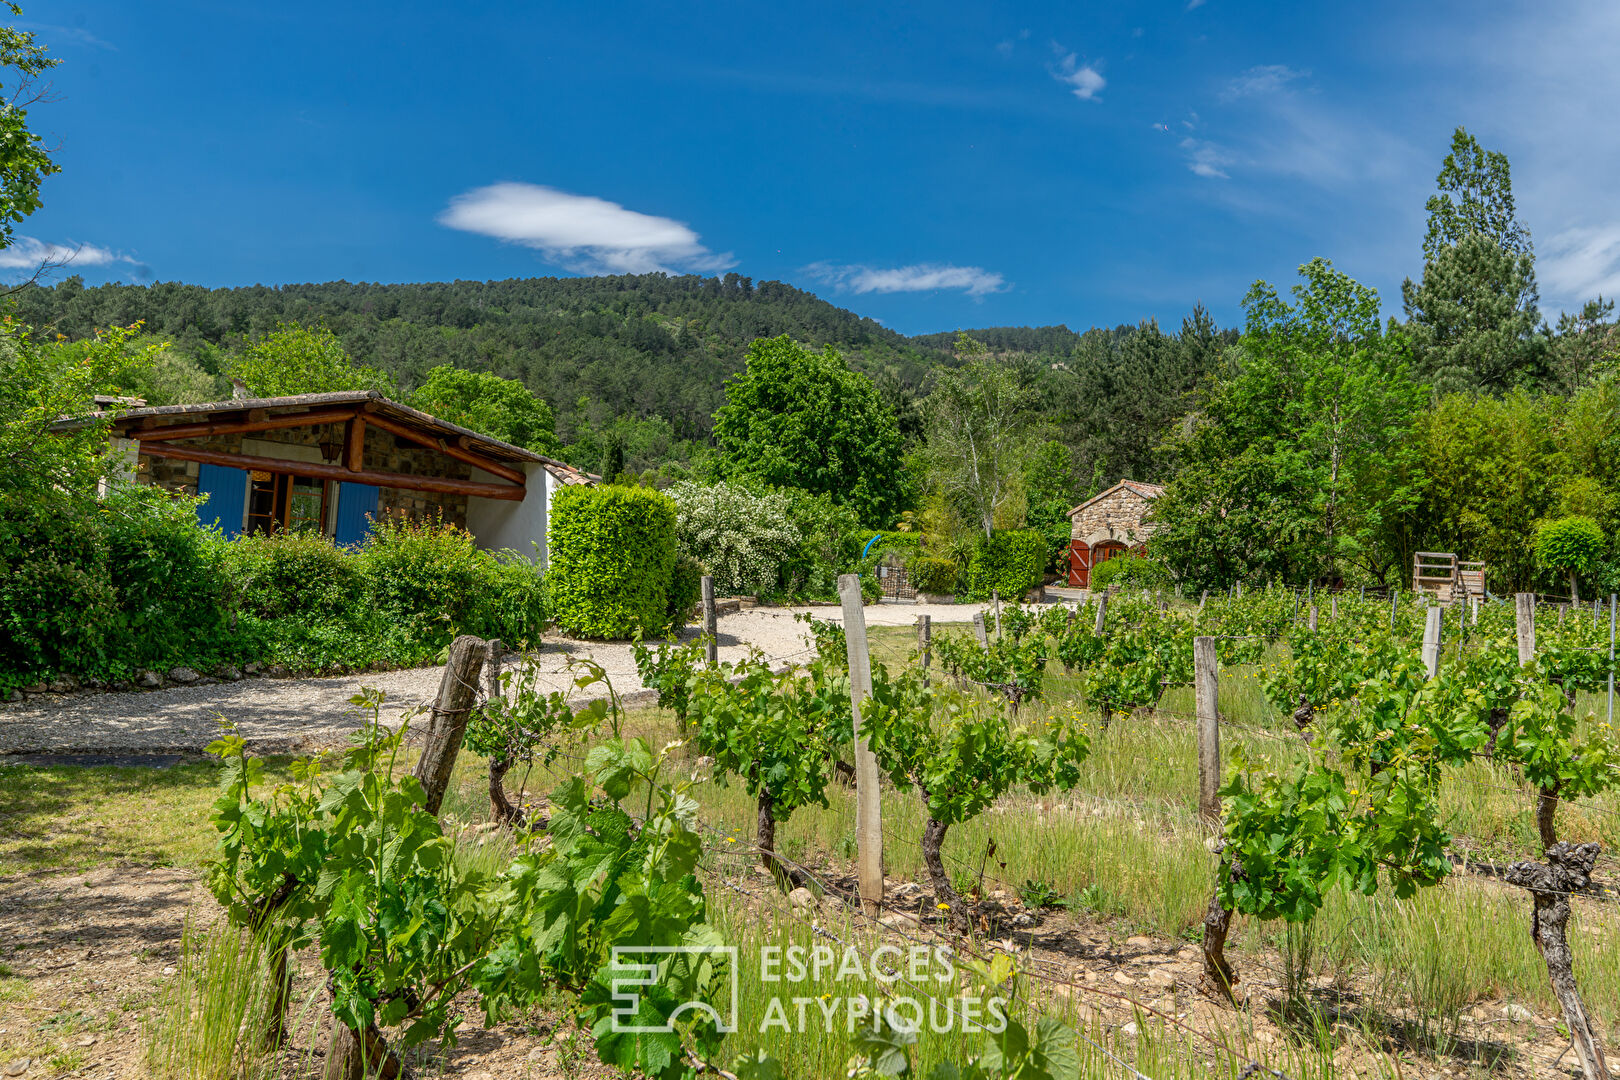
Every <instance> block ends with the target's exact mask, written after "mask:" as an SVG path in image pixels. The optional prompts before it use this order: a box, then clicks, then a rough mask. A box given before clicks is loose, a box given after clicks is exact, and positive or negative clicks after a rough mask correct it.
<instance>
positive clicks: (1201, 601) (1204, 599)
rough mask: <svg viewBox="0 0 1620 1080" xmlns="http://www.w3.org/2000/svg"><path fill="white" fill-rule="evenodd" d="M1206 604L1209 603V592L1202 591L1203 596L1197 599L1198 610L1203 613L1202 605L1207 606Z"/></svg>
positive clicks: (1206, 590)
mask: <svg viewBox="0 0 1620 1080" xmlns="http://www.w3.org/2000/svg"><path fill="white" fill-rule="evenodd" d="M1207 603H1209V590H1208V589H1205V590H1204V595H1203V596H1200V597H1199V598H1198V610H1199V611H1203V610H1204V605H1205V604H1207Z"/></svg>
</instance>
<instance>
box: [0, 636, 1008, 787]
mask: <svg viewBox="0 0 1620 1080" xmlns="http://www.w3.org/2000/svg"><path fill="white" fill-rule="evenodd" d="M982 607H983V605H971V604H877V605H873V606H871V607H868V608H867V609H866V621H867V624H868V625H870V626H909V625H911V624H912V622H913V621H914V620H915V619H916V617H917V616H918V615H922V614H926V615H930V616H932V617H933V619H934V621H935V622H968V621H971V620H972V618H973V613H974V612H975V611H979V610H982ZM802 611H810V612H812V613H813V614H814V615H815V616H816V618H818V619H826V620H828V621H830V622H842V621H843V613H842V611H841V610H840V609H839V608H836V607H813V608H754V609H751V610H747V611H741V612H737V613H736V614H733V615H725V616H722V617H721V618H720V623H719V645H720V658H721V659H722V660H736V659H740V658H741V657H743V656H744V655H746V654H747V652H748V650H749V648H750V647H752V648H757V649H759V650H760V651H762V652H763V653H764V654H765V655H766V656H769V657H771V658H772V659H773V660H781V661H784V662H785V661H791V660H803V659H805V657H806V656H807V655H808V640H807V632H806V629H805V626H804V624H803V623H800V622H795V621H794V618H793V617H794V616H795V615H797V614H799V613H800V612H802ZM697 633H698V631H697V628H696V627H688V628H687V630H686V631H685V632H684V633H683V634H682V638H683V639H684V640H690V639H691V638H693V637H695V636H697ZM573 656H589V657H591V658H592V659H594V660H595V661H596V662H597V663H599V664H601V665H602V666H603V667H604V668H605V669H606V670H607V671H608V673H609V675H610V676H611V677H612V679H613V687H614V689H615V690H616V691H617V692H618V693H619V694H620V695H621V696H623V695H627V694H632V693H634V692H635V691H638V690H640V689H642V686H641V680H640V679H639V678H637V677H636V665H635V660H634V659H633V657H632V655H631V651H630V646H629V645H624V644H614V643H603V642H587V641H574V640H569V639H565V638H564V639H549V640H547V641H546V642H545V643H544V647H543V648H542V649H541V652H540V656H539V670H540V671H542V672H546V673H555V674H553V675H550V676H549V677H547V678H545V679H543V680H542V681H543V682H544V683H545V684H546V685H547V686H548V687H549V688H551V689H559V690H560V689H564V688H565V687H568V686H570V685H572V680H573V675H572V673H570V672H567V671H565V670H564V669H565V666H566V664H567V661H568V659H569V658H570V657H573ZM440 671H441V669H440V668H439V667H426V668H412V669H409V670H406V671H389V672H378V673H371V674H365V675H343V676H336V677H331V678H310V679H266V678H256V679H248V680H244V681H243V682H238V683H216V684H213V685H209V686H189V687H172V688H170V689H166V690H151V691H145V692H141V691H135V692H129V693H121V694H77V695H71V696H64V697H59V698H58V697H54V696H52V695H46V696H40V697H30V698H29V700H27V701H26V702H22V703H19V704H13V705H10V706H5V707H0V755H6V754H24V753H27V754H34V753H127V752H140V753H168V754H173V753H197V752H199V751H201V750H202V748H203V747H204V746H206V745H208V743H209V742H211V741H212V740H213V739H214V738H216V737H217V736H218V734H219V731H220V727H221V724H222V723H223V722H226V721H228V722H230V723H234V724H235V725H236V726H237V730H238V732H239V733H240V734H241V735H242V736H243V737H244V738H245V739H247V740H248V742H249V744H250V745H251V746H252V747H253V748H254V750H255V751H257V752H259V753H296V752H301V751H304V750H310V749H316V748H324V747H329V746H339V745H342V744H343V743H344V742H345V741H346V739H347V736H348V733H349V732H350V731H352V730H353V729H354V728H356V727H357V726H359V724H360V722H361V721H360V718H359V716H358V715H357V714H356V712H355V710H354V707H353V706H352V705H350V704H349V698H351V697H353V696H354V695H355V694H357V693H358V692H359V691H360V689H361V688H362V687H366V686H374V687H377V688H378V689H380V690H382V691H383V692H384V693H385V694H386V695H387V700H386V702H385V704H384V705H383V712H382V715H383V719H384V721H385V722H389V723H397V722H398V720H399V719H400V717H401V716H402V715H403V714H404V713H405V712H407V711H408V710H411V709H415V708H420V707H422V706H425V705H427V704H428V703H429V702H431V701H432V700H433V697H434V695H435V694H436V693H437V692H438V689H439V676H440ZM0 762H3V757H0Z"/></svg>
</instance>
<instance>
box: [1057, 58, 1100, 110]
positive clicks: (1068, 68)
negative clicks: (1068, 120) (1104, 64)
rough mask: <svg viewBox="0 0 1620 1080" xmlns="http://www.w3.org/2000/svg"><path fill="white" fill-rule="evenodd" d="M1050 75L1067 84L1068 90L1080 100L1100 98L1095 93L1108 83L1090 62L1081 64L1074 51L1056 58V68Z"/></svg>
mask: <svg viewBox="0 0 1620 1080" xmlns="http://www.w3.org/2000/svg"><path fill="white" fill-rule="evenodd" d="M1052 77H1053V78H1054V79H1056V80H1057V81H1058V82H1060V83H1066V84H1068V86H1069V87H1070V91H1069V92H1070V93H1072V94H1073V95H1074V96H1075V97H1077V98H1079V99H1080V100H1081V101H1097V100H1100V99H1099V98H1098V97H1097V95H1098V94H1100V93H1101V92H1102V89H1103V87H1105V86H1107V85H1108V80H1107V79H1105V78H1103V77H1102V73H1101V72H1100V71H1098V70H1097V69H1096V68H1095V67H1092V66H1091V65H1090V64H1082V63H1081V62H1080V60H1079V59H1078V58H1077V57H1076V56H1075V55H1074V53H1067V54H1065V55H1064V56H1062V57H1061V58H1060V59H1059V60H1058V67H1057V70H1056V71H1054V72H1052Z"/></svg>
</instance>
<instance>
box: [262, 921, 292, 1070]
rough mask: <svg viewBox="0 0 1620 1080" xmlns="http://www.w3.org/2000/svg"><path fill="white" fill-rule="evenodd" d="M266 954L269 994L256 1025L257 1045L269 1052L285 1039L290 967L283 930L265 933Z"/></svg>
mask: <svg viewBox="0 0 1620 1080" xmlns="http://www.w3.org/2000/svg"><path fill="white" fill-rule="evenodd" d="M264 940H265V943H266V945H267V946H268V947H269V950H270V952H269V957H270V980H269V981H270V995H269V998H268V1000H267V1001H266V1003H265V1008H264V1026H263V1027H262V1028H260V1029H259V1049H260V1050H262V1051H263V1052H264V1053H266V1054H273V1053H275V1052H276V1051H277V1050H279V1049H281V1045H282V1043H284V1042H286V1041H287V1008H288V1006H290V1005H291V1004H292V971H291V970H290V969H289V964H288V959H289V955H290V954H289V951H288V948H287V934H286V932H285V931H283V930H280V929H279V928H278V929H277V930H276V931H274V932H272V933H268V934H266V935H265V938H264Z"/></svg>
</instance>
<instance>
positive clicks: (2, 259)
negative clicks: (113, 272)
mask: <svg viewBox="0 0 1620 1080" xmlns="http://www.w3.org/2000/svg"><path fill="white" fill-rule="evenodd" d="M47 262H48V263H56V264H58V265H67V266H111V265H112V264H113V263H129V264H130V265H132V266H135V265H139V264H138V263H136V261H135V260H134V259H132V258H130V257H129V256H128V255H121V254H119V253H118V252H116V251H110V250H108V249H107V248H104V247H97V246H96V245H94V244H72V243H69V244H47V243H45V242H44V241H43V240H36V239H34V238H33V237H32V236H14V237H12V240H11V245H10V246H9V247H5V248H0V270H27V271H30V272H32V271H34V270H36V269H38V268H39V266H40V265H41V264H42V263H47Z"/></svg>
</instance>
